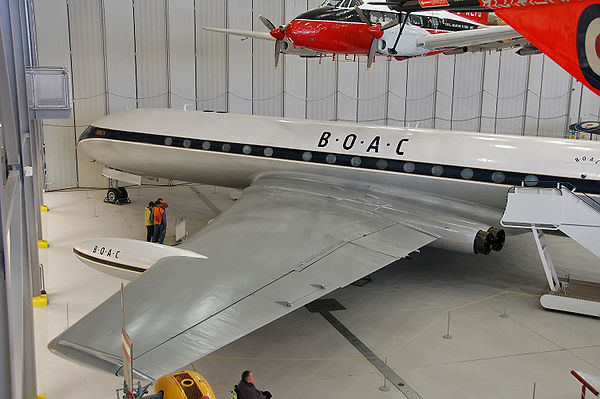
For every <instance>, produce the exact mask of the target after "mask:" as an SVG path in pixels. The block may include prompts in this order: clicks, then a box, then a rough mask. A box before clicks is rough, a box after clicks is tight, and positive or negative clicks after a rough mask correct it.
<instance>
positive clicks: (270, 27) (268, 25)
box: [258, 14, 275, 31]
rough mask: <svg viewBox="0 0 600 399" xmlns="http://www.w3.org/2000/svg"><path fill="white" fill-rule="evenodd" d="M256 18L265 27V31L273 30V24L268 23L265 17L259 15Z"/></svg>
mask: <svg viewBox="0 0 600 399" xmlns="http://www.w3.org/2000/svg"><path fill="white" fill-rule="evenodd" d="M258 18H259V19H260V21H261V22H262V23H263V24H264V25H265V26H266V27H267V29H268V30H269V31H272V30H273V29H275V25H273V22H271V21H269V19H268V18H267V17H264V16H263V15H262V14H260V15H259V16H258Z"/></svg>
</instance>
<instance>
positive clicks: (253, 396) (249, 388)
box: [238, 380, 265, 399]
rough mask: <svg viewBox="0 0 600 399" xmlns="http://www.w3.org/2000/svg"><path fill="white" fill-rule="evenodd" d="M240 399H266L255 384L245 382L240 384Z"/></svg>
mask: <svg viewBox="0 0 600 399" xmlns="http://www.w3.org/2000/svg"><path fill="white" fill-rule="evenodd" d="M238 393H239V395H238V399H265V396H264V395H263V394H262V392H261V391H259V390H258V389H256V387H255V386H254V384H250V383H248V382H246V381H244V380H242V381H240V382H239V384H238Z"/></svg>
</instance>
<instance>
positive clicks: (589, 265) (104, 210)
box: [35, 185, 600, 399]
mask: <svg viewBox="0 0 600 399" xmlns="http://www.w3.org/2000/svg"><path fill="white" fill-rule="evenodd" d="M194 187H196V188H198V189H199V190H200V191H201V193H202V194H203V195H204V196H205V197H206V198H207V199H208V200H210V202H211V203H213V204H214V205H215V206H216V207H217V208H218V209H219V210H221V211H223V210H225V209H227V208H228V207H229V206H231V204H232V203H233V201H232V200H231V198H230V190H229V189H223V188H217V189H215V188H213V187H212V186H200V185H194ZM130 196H131V199H132V203H131V204H129V205H124V206H115V205H108V204H104V203H103V202H102V199H103V197H104V191H89V192H88V191H65V192H53V193H46V194H45V203H46V204H47V205H48V206H49V208H50V212H48V213H47V214H44V228H45V238H46V239H47V240H48V242H49V244H50V247H49V248H48V249H42V250H40V253H41V257H40V258H41V261H42V263H43V264H44V265H45V266H46V284H47V290H48V296H49V300H50V304H49V305H48V306H47V307H44V308H36V309H35V323H36V324H35V325H36V351H37V352H36V354H37V373H38V392H39V393H45V394H46V395H47V398H48V399H53V398H62V399H68V398H82V397H85V398H89V399H94V398H99V399H100V398H114V397H115V396H114V391H115V389H116V388H118V387H120V386H121V384H122V380H121V379H120V378H117V377H114V376H111V375H107V374H102V373H100V372H96V371H93V370H89V369H87V368H85V367H81V366H78V365H76V364H73V363H70V362H67V361H65V360H62V359H60V358H58V357H56V356H54V355H52V354H50V353H49V352H48V350H47V349H46V347H45V345H46V343H47V342H48V341H49V340H50V339H51V338H52V337H54V336H55V335H57V334H58V333H59V332H60V331H62V330H63V329H64V328H66V326H67V325H69V324H73V323H74V322H75V321H77V320H78V319H79V318H80V317H82V316H83V315H84V314H86V313H87V312H88V311H90V310H91V309H93V308H94V307H95V306H96V305H97V304H99V303H100V302H101V301H103V300H104V299H106V298H107V297H108V296H110V295H111V294H112V293H114V292H115V291H117V290H118V289H119V285H120V280H118V279H116V278H113V277H110V276H107V275H104V274H102V273H100V272H98V271H96V270H93V269H90V268H88V267H87V266H85V265H84V264H82V263H80V262H79V261H78V260H76V259H75V257H74V255H73V254H72V250H71V249H72V247H73V245H74V244H75V243H76V242H78V241H79V240H83V239H87V238H92V237H106V236H113V237H128V238H137V239H144V238H145V227H144V224H143V208H144V206H145V205H146V204H147V203H148V201H151V200H154V199H156V198H157V197H162V198H163V199H164V200H165V201H167V202H168V203H169V208H168V212H169V226H170V228H169V231H168V232H167V233H168V234H167V240H166V241H170V240H172V234H173V232H174V230H175V229H174V226H175V221H176V220H177V219H179V218H181V217H185V218H186V223H187V230H188V231H189V232H191V233H193V232H194V231H197V230H198V229H199V228H201V227H202V226H203V225H204V224H205V223H206V222H207V221H208V220H210V219H212V218H213V217H215V213H214V211H213V210H211V208H210V207H209V206H207V205H206V203H205V202H203V201H201V200H200V199H199V197H198V196H197V195H196V194H194V192H193V191H192V190H191V188H190V185H180V186H175V187H168V188H167V187H144V188H140V189H137V188H133V189H131V190H130ZM548 241H549V245H550V250H551V252H552V255H553V258H554V261H555V263H556V264H557V267H558V271H559V274H561V275H564V274H570V275H571V276H572V277H573V278H578V279H589V280H593V281H600V262H599V261H598V259H597V258H595V257H594V256H593V255H592V254H590V253H589V252H588V251H586V250H585V249H583V248H582V247H580V246H579V245H578V244H576V243H575V242H573V241H572V240H571V239H569V238H566V237H557V236H549V237H548ZM372 278H373V281H371V282H370V283H368V284H366V285H365V286H363V287H357V286H353V285H351V286H348V287H346V288H344V289H340V290H337V291H335V292H333V293H332V294H330V295H329V297H331V298H335V299H336V300H337V301H338V302H340V303H341V304H342V305H343V306H344V307H345V308H346V310H343V311H336V312H332V314H333V315H334V316H335V317H336V318H337V319H338V320H339V321H340V322H341V323H343V324H344V325H345V326H346V327H347V328H348V329H349V330H350V331H351V332H352V333H354V334H355V335H356V336H357V337H358V339H360V340H361V341H362V342H363V343H364V344H365V345H367V346H368V347H369V348H370V349H371V350H372V351H373V352H375V354H376V355H377V356H378V357H380V358H382V359H384V358H385V357H387V362H388V365H389V366H390V368H391V369H392V370H393V371H394V372H395V373H396V374H398V375H399V376H400V377H402V378H403V379H404V380H405V381H406V383H407V384H408V385H409V386H410V387H412V388H413V389H414V390H415V391H416V392H417V393H418V394H419V395H420V396H421V397H423V398H426V399H434V398H463V399H468V398H516V397H519V398H532V397H534V395H533V391H534V384H535V390H536V391H535V398H543V399H550V398H566V397H577V395H578V392H579V389H580V385H579V384H578V383H577V381H576V380H575V379H574V378H573V377H572V376H571V375H570V374H569V372H570V370H571V369H577V370H580V371H583V372H588V373H592V374H600V338H599V337H600V322H599V320H598V319H597V318H591V317H583V316H575V315H571V314H565V313H559V312H551V311H546V310H543V308H542V307H541V306H540V304H539V301H538V295H539V294H540V293H541V292H542V290H543V289H544V286H545V284H546V283H545V278H544V273H543V270H542V267H541V263H540V261H539V258H538V256H537V253H536V250H535V245H534V242H533V238H532V237H531V235H530V234H526V235H521V236H513V237H509V238H508V240H507V244H506V246H505V249H504V250H503V251H502V252H501V253H493V254H491V255H489V256H475V255H473V256H470V255H464V254H457V253H452V252H446V251H442V250H437V249H433V248H425V249H423V250H422V251H421V253H420V254H416V255H414V256H413V257H412V259H410V260H403V261H400V262H397V263H395V264H392V265H390V266H388V267H385V268H384V269H382V270H381V271H379V272H377V273H375V274H373V275H372ZM505 306H506V314H507V315H508V316H509V317H500V315H501V314H503V313H504V310H505ZM448 311H450V334H451V335H452V339H444V338H443V337H442V336H443V335H445V334H446V329H447V322H448V318H447V315H448ZM132 338H133V339H134V341H135V337H132ZM190 368H192V369H195V370H197V371H198V372H200V373H201V374H202V375H204V376H205V377H206V378H207V379H208V381H209V382H210V383H211V385H212V387H213V389H214V391H215V393H216V395H217V398H227V397H230V394H229V390H230V389H231V387H232V386H233V384H234V383H237V382H238V381H239V378H240V374H241V372H242V371H243V370H245V369H251V370H253V371H254V373H255V375H256V385H257V387H258V388H259V389H263V390H265V389H268V390H270V391H271V392H272V393H273V394H274V398H275V399H280V398H290V399H293V398H301V397H310V398H364V397H369V398H404V397H405V396H404V395H403V394H402V393H401V392H400V391H399V390H398V389H396V388H395V387H394V386H392V387H391V390H390V391H388V392H383V391H381V390H379V389H378V388H379V387H380V386H381V385H382V383H383V377H382V375H381V373H380V372H379V371H378V370H377V369H376V368H375V367H374V366H372V365H371V364H370V363H369V362H368V361H367V360H366V359H365V358H364V357H363V356H362V355H361V354H360V353H359V352H358V351H357V350H356V349H355V348H354V347H353V346H352V345H351V344H350V343H349V342H348V341H347V340H346V338H344V337H343V336H342V335H341V334H340V333H339V332H338V331H336V330H335V329H334V328H333V327H332V326H331V324H329V323H328V322H327V321H326V320H325V319H324V318H323V317H322V316H321V315H320V314H318V313H310V312H309V311H308V310H306V309H305V308H302V309H298V310H296V311H295V312H292V313H291V314H289V315H288V316H286V317H283V318H282V319H279V320H277V321H275V322H273V323H271V324H269V325H267V326H265V327H263V328H261V329H259V330H257V331H255V332H254V333H251V334H249V335H247V336H246V337H244V338H242V339H240V340H238V341H235V342H233V343H231V344H229V345H227V346H226V347H224V348H222V349H220V350H218V351H217V352H215V353H213V354H212V355H209V356H206V357H204V358H202V359H200V360H198V361H196V362H195V363H194V364H192V365H190Z"/></svg>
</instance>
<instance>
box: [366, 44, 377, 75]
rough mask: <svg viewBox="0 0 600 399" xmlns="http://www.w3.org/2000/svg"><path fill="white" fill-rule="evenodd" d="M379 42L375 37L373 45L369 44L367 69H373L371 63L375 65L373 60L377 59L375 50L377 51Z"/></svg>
mask: <svg viewBox="0 0 600 399" xmlns="http://www.w3.org/2000/svg"><path fill="white" fill-rule="evenodd" d="M377 42H378V39H375V38H373V40H371V46H369V55H368V56H367V57H368V58H367V69H371V65H373V61H375V52H376V51H377Z"/></svg>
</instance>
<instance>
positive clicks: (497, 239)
mask: <svg viewBox="0 0 600 399" xmlns="http://www.w3.org/2000/svg"><path fill="white" fill-rule="evenodd" d="M488 232H489V233H490V234H492V235H493V236H494V238H493V241H492V250H494V251H500V250H501V249H502V248H504V241H506V233H505V232H504V230H500V229H497V228H495V227H490V228H489V229H488Z"/></svg>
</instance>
